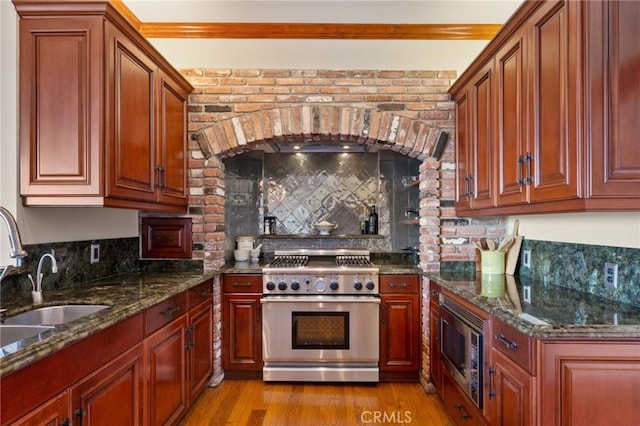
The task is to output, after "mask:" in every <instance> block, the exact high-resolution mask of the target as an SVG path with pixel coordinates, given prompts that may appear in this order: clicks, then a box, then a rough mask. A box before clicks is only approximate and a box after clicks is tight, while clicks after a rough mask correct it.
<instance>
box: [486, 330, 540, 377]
mask: <svg viewBox="0 0 640 426" xmlns="http://www.w3.org/2000/svg"><path fill="white" fill-rule="evenodd" d="M492 345H493V347H494V348H496V349H497V350H498V351H500V352H501V353H503V354H504V355H506V356H507V357H508V358H509V359H511V360H512V361H513V362H515V363H516V364H518V365H519V366H520V367H522V368H523V369H524V370H526V371H527V372H529V373H530V374H532V375H535V339H534V338H532V337H529V336H527V335H526V334H524V333H522V332H520V331H518V330H516V329H514V328H513V327H511V326H510V325H507V324H505V323H504V322H502V321H500V320H498V319H495V318H494V320H493V338H492Z"/></svg>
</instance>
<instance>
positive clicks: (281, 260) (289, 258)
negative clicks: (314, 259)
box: [269, 254, 309, 268]
mask: <svg viewBox="0 0 640 426" xmlns="http://www.w3.org/2000/svg"><path fill="white" fill-rule="evenodd" d="M307 263H309V256H307V255H296V254H292V255H286V256H278V257H276V258H275V259H273V262H271V263H270V264H269V267H271V268H300V267H303V266H307Z"/></svg>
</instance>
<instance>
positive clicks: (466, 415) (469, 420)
mask: <svg viewBox="0 0 640 426" xmlns="http://www.w3.org/2000/svg"><path fill="white" fill-rule="evenodd" d="M440 395H441V396H442V401H443V402H444V406H445V407H446V409H447V411H448V412H449V415H451V417H452V418H453V419H454V421H455V422H456V424H459V425H469V426H486V425H487V422H486V421H485V420H484V418H483V417H482V414H481V413H480V411H479V410H478V409H477V408H476V407H475V406H474V405H473V403H472V402H471V401H470V400H469V398H467V397H466V396H465V395H464V394H463V393H462V391H461V390H460V389H459V388H458V386H456V385H455V383H454V382H453V379H451V377H450V376H449V373H447V372H446V370H444V374H443V375H442V393H441V394H440Z"/></svg>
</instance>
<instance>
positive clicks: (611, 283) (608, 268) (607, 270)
mask: <svg viewBox="0 0 640 426" xmlns="http://www.w3.org/2000/svg"><path fill="white" fill-rule="evenodd" d="M604 287H605V288H613V289H616V288H618V264H617V263H610V262H606V263H605V264H604Z"/></svg>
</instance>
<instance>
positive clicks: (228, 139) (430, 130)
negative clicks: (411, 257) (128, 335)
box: [190, 105, 443, 271]
mask: <svg viewBox="0 0 640 426" xmlns="http://www.w3.org/2000/svg"><path fill="white" fill-rule="evenodd" d="M442 133H443V131H442V130H441V129H438V128H436V127H433V126H430V125H429V124H428V123H426V122H424V121H421V120H418V119H414V118H408V117H403V116H398V115H395V114H392V113H390V112H381V111H376V110H372V109H366V108H353V107H336V106H327V105H318V106H309V105H304V106H298V107H287V108H274V109H269V110H262V111H256V112H251V113H246V114H243V115H239V116H235V117H230V118H226V119H223V120H219V121H216V122H214V123H213V124H211V125H209V126H207V127H203V128H201V129H199V130H198V131H196V132H194V133H193V134H192V140H194V141H195V142H197V145H198V148H199V150H200V151H201V152H202V155H203V157H204V158H202V160H201V162H202V164H200V163H198V164H196V165H194V166H198V167H200V166H202V171H201V172H200V171H199V170H198V171H196V174H197V175H199V174H200V173H201V174H202V178H203V179H204V180H205V184H204V187H203V188H201V189H202V193H196V194H192V200H196V199H198V200H201V203H202V206H201V207H198V206H196V205H194V204H196V203H194V202H191V203H190V204H191V211H190V213H192V214H194V213H200V212H201V213H202V223H197V222H199V221H196V223H194V242H195V243H196V244H198V243H199V244H202V249H203V259H204V265H205V269H213V268H216V267H219V266H221V265H222V264H224V169H223V165H222V161H221V160H222V159H224V158H227V157H230V156H234V155H237V154H241V153H243V152H246V151H249V150H251V149H252V148H253V147H255V146H256V145H259V144H262V143H265V142H280V143H300V144H304V143H305V142H309V141H323V142H324V143H331V142H335V143H336V144H339V143H344V142H352V143H358V144H370V145H376V146H377V147H379V148H383V149H391V150H393V151H396V152H399V153H401V154H404V155H407V156H409V157H412V158H416V159H418V160H421V161H422V163H421V165H420V181H421V183H420V217H421V222H420V264H421V266H422V268H423V269H425V270H435V271H437V270H438V267H439V261H440V238H439V233H440V162H439V161H438V160H437V159H435V158H434V157H433V156H432V155H431V153H432V152H434V148H435V146H436V144H437V142H438V140H439V138H440V136H441V134H442ZM192 156H193V154H192ZM196 169H197V167H191V171H192V172H193V171H194V170H196ZM191 174H192V175H193V174H194V173H191ZM207 180H208V181H209V182H208V183H207V182H206V181H207ZM199 230H200V231H201V232H200V233H199V232H198V231H199ZM198 239H199V240H200V241H198Z"/></svg>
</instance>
